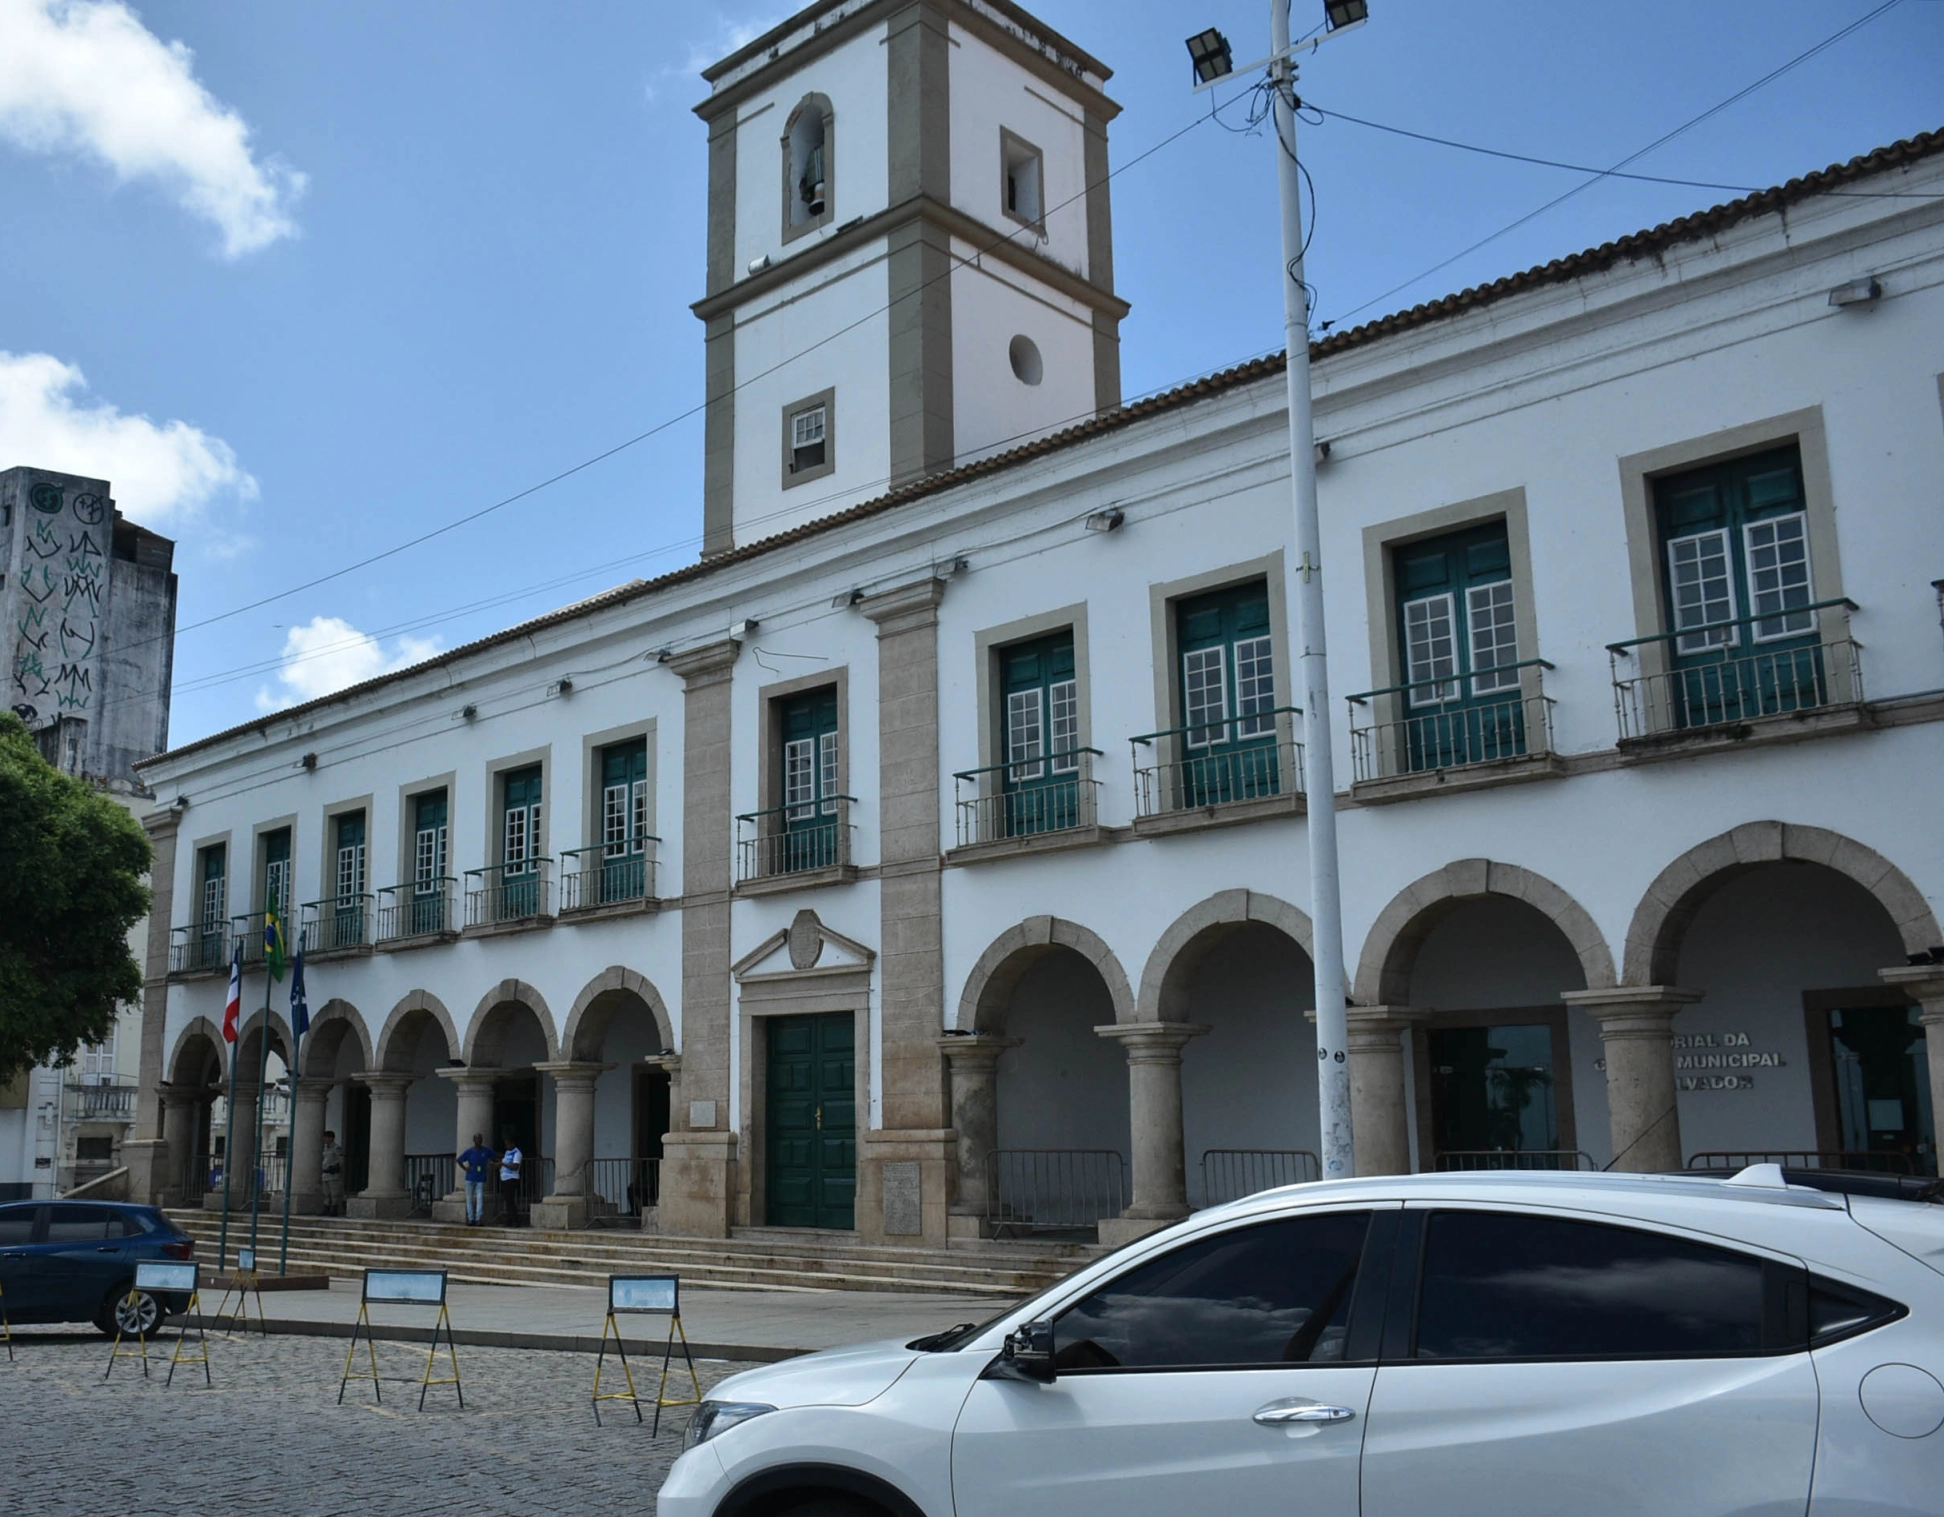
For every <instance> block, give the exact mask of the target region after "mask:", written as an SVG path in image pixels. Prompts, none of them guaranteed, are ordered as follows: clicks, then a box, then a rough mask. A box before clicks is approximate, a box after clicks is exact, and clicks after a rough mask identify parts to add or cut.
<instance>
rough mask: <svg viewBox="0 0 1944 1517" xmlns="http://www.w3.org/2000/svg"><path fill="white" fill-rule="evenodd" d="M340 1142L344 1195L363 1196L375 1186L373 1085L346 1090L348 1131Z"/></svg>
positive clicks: (345, 1121) (341, 1135) (346, 1125)
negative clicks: (372, 1164)
mask: <svg viewBox="0 0 1944 1517" xmlns="http://www.w3.org/2000/svg"><path fill="white" fill-rule="evenodd" d="M338 1141H339V1142H340V1143H341V1144H342V1145H343V1148H344V1193H345V1195H347V1196H356V1195H361V1194H363V1192H364V1190H365V1188H366V1187H367V1186H369V1185H370V1184H371V1087H370V1086H368V1085H358V1084H349V1085H346V1086H345V1087H344V1131H343V1132H342V1133H341V1134H340V1135H339V1140H338Z"/></svg>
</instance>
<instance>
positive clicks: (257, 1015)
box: [236, 1006, 291, 1068]
mask: <svg viewBox="0 0 1944 1517" xmlns="http://www.w3.org/2000/svg"><path fill="white" fill-rule="evenodd" d="M266 1017H267V1018H268V1021H267V1022H266V1021H265V1018H266ZM266 1026H267V1027H268V1028H269V1030H270V1051H271V1052H272V1053H274V1054H276V1055H277V1056H278V1057H279V1058H280V1059H282V1060H283V1061H284V1065H285V1067H286V1068H288V1067H289V1064H290V1041H291V1040H290V1023H289V1022H287V1021H286V1020H285V1019H284V1018H283V1016H282V1015H281V1014H279V1013H278V1012H275V1011H270V1012H266V1011H265V1010H264V1008H263V1007H261V1006H259V1007H257V1009H256V1010H255V1011H252V1012H250V1013H248V1014H247V1015H245V1016H244V1017H243V1018H242V1019H241V1020H239V1021H238V1022H237V1024H236V1047H237V1050H238V1052H239V1053H240V1052H241V1051H242V1048H243V1045H244V1044H246V1043H248V1042H249V1041H250V1039H251V1038H253V1037H255V1036H256V1035H257V1033H258V1032H259V1031H260V1030H262V1029H263V1028H264V1027H266Z"/></svg>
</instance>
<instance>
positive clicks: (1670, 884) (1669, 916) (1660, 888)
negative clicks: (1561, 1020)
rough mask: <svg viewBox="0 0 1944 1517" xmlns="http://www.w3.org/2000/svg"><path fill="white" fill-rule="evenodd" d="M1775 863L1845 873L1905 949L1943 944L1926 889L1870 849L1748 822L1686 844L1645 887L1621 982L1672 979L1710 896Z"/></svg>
mask: <svg viewBox="0 0 1944 1517" xmlns="http://www.w3.org/2000/svg"><path fill="white" fill-rule="evenodd" d="M1779 863H1803V864H1820V865H1822V866H1823V867H1824V868H1827V869H1833V870H1835V871H1836V872H1837V873H1838V874H1842V875H1847V876H1848V877H1849V878H1850V879H1852V880H1854V881H1855V882H1856V883H1857V884H1858V885H1861V886H1862V887H1863V889H1865V890H1866V891H1868V892H1869V893H1870V894H1871V895H1872V896H1874V897H1875V898H1876V900H1877V903H1878V904H1879V905H1880V906H1882V907H1883V909H1884V911H1885V912H1886V913H1887V914H1888V915H1889V918H1890V920H1891V921H1892V922H1893V923H1895V924H1896V928H1897V934H1898V936H1899V937H1901V938H1902V939H1903V945H1904V950H1905V952H1907V953H1921V952H1923V951H1924V950H1926V949H1929V948H1931V947H1934V946H1935V945H1937V944H1938V943H1940V942H1944V934H1940V933H1939V931H1938V926H1937V917H1936V915H1935V913H1933V912H1932V910H1931V907H1930V903H1929V902H1928V901H1927V900H1926V899H1925V898H1924V893H1923V892H1922V891H1921V890H1919V889H1918V888H1917V887H1916V885H1914V884H1913V883H1911V880H1910V877H1909V876H1908V875H1906V874H1905V873H1904V872H1903V871H1902V870H1901V869H1899V868H1897V866H1896V865H1895V864H1892V863H1891V862H1890V861H1889V860H1888V859H1886V858H1885V857H1884V856H1883V855H1882V854H1880V853H1878V852H1877V851H1876V850H1875V849H1874V848H1868V847H1865V846H1864V845H1863V844H1862V843H1859V842H1857V841H1856V840H1855V839H1853V838H1847V837H1844V836H1843V835H1842V834H1841V833H1840V832H1830V831H1829V830H1827V829H1826V828H1822V827H1804V826H1799V825H1797V824H1796V823H1794V822H1775V821H1766V822H1745V823H1743V824H1742V825H1741V826H1739V827H1736V828H1733V829H1731V830H1730V831H1727V832H1724V833H1722V834H1721V835H1720V836H1718V837H1712V838H1709V839H1708V841H1707V842H1705V843H1701V844H1699V845H1697V846H1696V847H1693V848H1690V849H1689V850H1688V851H1687V852H1686V853H1684V854H1682V855H1681V856H1680V857H1679V858H1677V859H1676V860H1674V862H1673V863H1671V864H1669V865H1668V866H1667V867H1666V868H1665V869H1663V870H1662V871H1661V872H1660V874H1659V875H1658V876H1656V877H1655V880H1654V883H1653V884H1651V885H1649V886H1648V887H1647V893H1646V895H1644V896H1643V897H1642V898H1641V901H1640V904H1639V906H1637V907H1636V908H1635V909H1634V914H1633V922H1632V923H1631V924H1630V925H1629V926H1628V928H1627V947H1626V953H1625V964H1626V983H1627V984H1629V985H1671V984H1673V983H1674V980H1675V978H1676V975H1677V973H1678V967H1679V960H1680V955H1681V942H1682V939H1683V938H1684V937H1685V936H1686V934H1687V929H1688V926H1689V924H1690V923H1692V922H1693V920H1694V916H1695V913H1696V912H1698V911H1699V910H1700V909H1701V907H1702V906H1703V905H1704V904H1706V902H1707V900H1708V898H1709V897H1710V896H1712V895H1713V894H1714V893H1715V891H1716V890H1718V889H1719V888H1720V887H1721V886H1722V885H1724V884H1726V883H1727V882H1728V881H1729V880H1731V879H1733V878H1734V877H1735V876H1736V875H1738V874H1746V873H1747V872H1748V871H1749V870H1751V869H1757V868H1760V867H1761V866H1762V865H1764V864H1779Z"/></svg>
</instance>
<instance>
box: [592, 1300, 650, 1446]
mask: <svg viewBox="0 0 1944 1517" xmlns="http://www.w3.org/2000/svg"><path fill="white" fill-rule="evenodd" d="M609 1333H612V1334H614V1349H615V1352H616V1353H618V1354H620V1356H621V1373H622V1374H623V1375H625V1376H627V1378H628V1388H627V1389H626V1390H625V1391H609V1392H608V1393H607V1394H606V1395H603V1394H602V1393H601V1366H602V1364H604V1363H605V1362H606V1360H607V1346H608V1334H609ZM603 1401H629V1402H632V1403H633V1404H634V1414H635V1421H636V1422H637V1423H639V1422H640V1421H641V1420H642V1419H641V1397H640V1396H639V1395H638V1394H636V1392H635V1382H634V1370H633V1369H631V1368H630V1367H629V1365H628V1346H627V1344H625V1343H623V1342H622V1341H621V1324H620V1323H618V1322H616V1321H615V1320H614V1313H613V1312H612V1311H610V1312H609V1313H608V1314H607V1322H606V1323H605V1324H604V1325H603V1326H602V1328H601V1352H600V1354H599V1355H598V1356H596V1358H595V1360H594V1425H595V1426H596V1427H599V1426H600V1425H601V1403H602V1402H603Z"/></svg>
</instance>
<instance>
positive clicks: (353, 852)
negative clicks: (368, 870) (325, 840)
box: [337, 843, 365, 901]
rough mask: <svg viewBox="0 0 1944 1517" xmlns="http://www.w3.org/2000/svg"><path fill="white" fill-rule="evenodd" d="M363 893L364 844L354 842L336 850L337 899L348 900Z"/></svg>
mask: <svg viewBox="0 0 1944 1517" xmlns="http://www.w3.org/2000/svg"><path fill="white" fill-rule="evenodd" d="M364 893H365V845H364V844H363V843H354V844H352V845H351V846H350V847H349V848H340V849H338V851H337V899H338V900H340V901H344V900H350V899H352V898H353V897H355V896H361V895H363V894H364Z"/></svg>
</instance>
